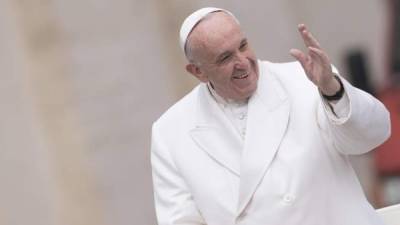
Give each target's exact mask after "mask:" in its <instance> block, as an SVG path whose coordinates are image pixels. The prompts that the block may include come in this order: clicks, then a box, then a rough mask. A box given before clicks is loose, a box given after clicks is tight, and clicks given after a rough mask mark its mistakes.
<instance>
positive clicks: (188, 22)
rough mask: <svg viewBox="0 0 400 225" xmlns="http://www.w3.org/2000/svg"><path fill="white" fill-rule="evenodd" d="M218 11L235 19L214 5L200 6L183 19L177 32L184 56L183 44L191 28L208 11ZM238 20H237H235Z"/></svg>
mask: <svg viewBox="0 0 400 225" xmlns="http://www.w3.org/2000/svg"><path fill="white" fill-rule="evenodd" d="M218 11H223V12H226V13H228V14H229V15H231V16H232V17H233V18H234V19H235V20H236V21H237V19H236V17H235V16H234V15H233V14H232V13H231V12H229V11H227V10H225V9H220V8H214V7H206V8H201V9H199V10H197V11H195V12H193V13H192V14H190V15H189V16H188V17H186V19H185V20H184V21H183V23H182V26H181V30H180V32H179V44H180V46H181V48H182V50H183V52H184V53H185V56H186V50H185V45H186V42H187V39H188V36H189V34H190V32H191V31H192V30H193V28H194V27H195V26H196V25H197V24H198V23H199V22H200V20H201V19H203V18H204V17H205V16H207V15H208V14H209V13H212V12H218ZM237 22H238V21H237Z"/></svg>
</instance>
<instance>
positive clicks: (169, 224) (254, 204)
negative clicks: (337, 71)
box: [151, 61, 390, 225]
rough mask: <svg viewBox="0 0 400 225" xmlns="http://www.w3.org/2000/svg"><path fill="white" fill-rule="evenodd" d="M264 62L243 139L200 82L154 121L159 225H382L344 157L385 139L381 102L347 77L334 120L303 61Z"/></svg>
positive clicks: (386, 128) (385, 122) (385, 121)
mask: <svg viewBox="0 0 400 225" xmlns="http://www.w3.org/2000/svg"><path fill="white" fill-rule="evenodd" d="M258 64H259V73H260V76H259V81H258V88H257V90H256V92H255V93H254V94H253V96H252V97H251V98H250V100H249V102H248V112H247V124H246V134H245V135H244V138H242V137H241V135H240V132H238V129H237V127H236V126H235V125H234V124H235V123H232V121H231V120H230V119H229V116H226V113H224V111H223V110H222V109H221V107H220V106H219V105H218V103H217V101H216V100H215V98H213V96H212V95H211V93H210V91H209V90H208V88H207V85H206V84H204V83H203V84H200V85H198V86H197V87H196V88H194V89H193V91H191V92H190V93H189V94H188V95H186V96H185V97H184V98H183V99H181V100H180V101H179V102H178V103H176V104H175V105H174V106H172V107H171V108H170V109H169V110H168V111H167V112H166V113H164V114H163V115H162V116H161V118H160V119H158V120H157V121H156V122H155V123H154V125H153V130H152V147H151V159H152V169H153V182H154V198H155V206H156V213H157V219H158V223H159V225H178V224H179V225H199V224H207V225H231V224H243V225H299V224H304V225H382V224H383V222H382V221H381V220H380V218H379V217H378V215H377V214H376V213H375V210H374V209H373V207H371V205H370V204H369V203H368V201H367V200H366V198H365V196H364V194H363V191H362V189H361V187H360V184H359V182H358V180H357V177H356V175H355V173H354V171H353V168H352V166H351V165H350V162H349V158H348V156H349V155H352V154H362V153H365V152H368V151H370V150H371V149H373V148H375V147H376V146H378V145H379V144H381V143H382V142H383V141H385V140H386V139H387V138H388V137H389V135H390V119H389V113H388V111H387V110H386V108H385V107H384V106H383V104H382V103H381V102H379V101H378V100H377V99H375V98H374V97H372V96H371V95H369V94H367V93H365V92H363V91H361V90H359V89H357V88H355V87H353V86H351V85H350V84H349V83H348V82H347V81H346V80H344V79H343V78H341V80H342V82H343V84H344V88H345V96H344V97H343V98H347V99H345V100H346V101H347V103H346V104H347V105H346V106H345V111H346V110H347V113H345V114H344V116H343V115H342V116H337V115H335V113H336V114H338V113H337V112H335V111H334V110H332V109H331V108H330V106H329V103H327V102H325V101H324V100H323V99H322V97H321V96H320V93H319V92H318V89H317V88H316V86H315V85H314V84H312V83H311V82H310V81H309V80H308V79H307V77H306V75H305V74H304V70H303V68H302V67H301V65H300V64H299V63H297V62H292V63H282V64H275V63H271V62H266V61H259V62H258ZM341 113H342V114H343V112H341Z"/></svg>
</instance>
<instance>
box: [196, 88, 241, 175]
mask: <svg viewBox="0 0 400 225" xmlns="http://www.w3.org/2000/svg"><path fill="white" fill-rule="evenodd" d="M198 94H199V96H198V104H197V106H196V107H197V110H196V114H197V115H196V122H195V127H194V128H193V129H191V130H190V131H189V132H190V135H191V137H192V139H193V140H194V142H195V143H196V144H197V145H198V146H199V147H200V148H201V149H202V150H203V151H205V152H206V153H207V154H208V155H209V156H210V157H211V158H213V159H214V160H215V161H217V162H218V163H219V164H220V165H222V166H224V167H226V168H227V169H228V170H230V171H231V172H232V173H234V174H235V175H237V176H240V158H241V153H242V151H243V141H242V140H241V137H240V135H239V134H238V132H237V131H236V130H235V127H234V126H233V124H232V123H231V122H230V121H229V119H228V118H227V117H226V116H225V115H224V113H223V111H222V110H221V108H220V107H219V106H218V104H217V102H216V101H215V100H214V99H213V97H212V96H211V94H210V92H209V90H208V88H207V85H206V84H201V85H200V87H199V92H198Z"/></svg>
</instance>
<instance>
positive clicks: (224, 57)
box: [219, 54, 232, 63]
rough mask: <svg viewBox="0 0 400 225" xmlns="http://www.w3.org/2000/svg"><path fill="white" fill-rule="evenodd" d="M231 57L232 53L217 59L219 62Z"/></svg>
mask: <svg viewBox="0 0 400 225" xmlns="http://www.w3.org/2000/svg"><path fill="white" fill-rule="evenodd" d="M231 57H232V54H227V55H224V56H222V58H221V59H220V60H219V62H220V63H224V62H227V61H228V60H229V59H230V58H231Z"/></svg>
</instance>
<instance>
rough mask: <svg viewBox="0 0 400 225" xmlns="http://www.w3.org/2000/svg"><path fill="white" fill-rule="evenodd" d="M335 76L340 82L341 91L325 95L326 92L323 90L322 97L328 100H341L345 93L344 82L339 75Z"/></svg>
mask: <svg viewBox="0 0 400 225" xmlns="http://www.w3.org/2000/svg"><path fill="white" fill-rule="evenodd" d="M334 78H335V79H336V80H337V81H338V82H339V84H340V89H339V91H337V92H336V93H335V94H334V95H324V93H322V92H321V94H322V97H324V98H325V99H326V100H328V101H337V100H340V99H341V98H342V97H343V94H344V87H343V83H342V81H341V80H340V78H339V76H338V75H336V74H335V75H334Z"/></svg>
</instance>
